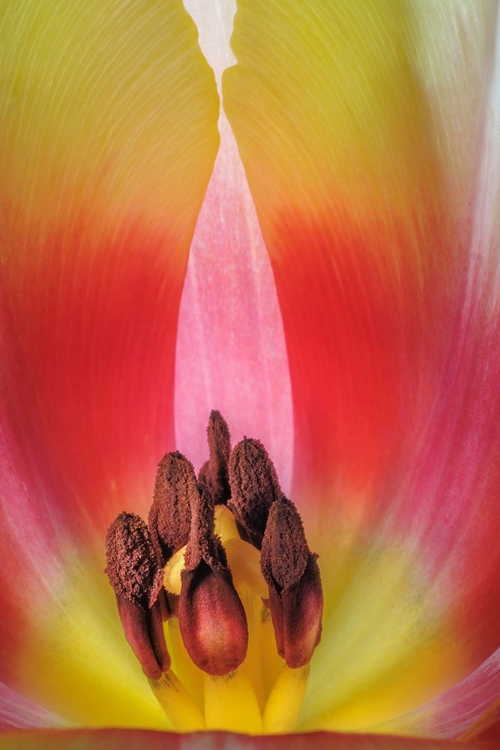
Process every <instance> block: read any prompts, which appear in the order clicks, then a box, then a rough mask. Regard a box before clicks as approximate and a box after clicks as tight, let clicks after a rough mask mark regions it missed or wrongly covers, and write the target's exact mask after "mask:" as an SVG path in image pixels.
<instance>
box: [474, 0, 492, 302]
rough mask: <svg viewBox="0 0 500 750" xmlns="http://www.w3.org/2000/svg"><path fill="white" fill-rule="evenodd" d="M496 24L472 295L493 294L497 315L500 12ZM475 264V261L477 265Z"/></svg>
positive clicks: (478, 192) (477, 199) (479, 185)
mask: <svg viewBox="0 0 500 750" xmlns="http://www.w3.org/2000/svg"><path fill="white" fill-rule="evenodd" d="M496 11H497V12H496V19H495V24H493V25H492V34H493V35H494V38H493V39H492V44H493V49H494V54H493V64H492V67H491V71H490V73H489V79H488V87H487V90H486V93H485V98H484V104H483V123H484V124H483V131H482V134H481V142H480V145H481V151H480V158H479V160H478V173H477V178H476V186H475V193H474V214H473V217H474V218H473V224H472V241H471V258H472V260H473V263H472V264H471V276H470V279H469V295H470V296H472V295H474V296H475V297H477V296H478V291H480V292H481V291H482V292H483V294H484V293H486V294H487V295H489V307H490V311H491V312H493V310H494V309H495V308H497V306H498V299H499V293H500V256H499V249H500V248H499V237H500V234H499V232H500V10H499V6H498V4H497V9H496ZM474 261H475V262H474ZM478 284H479V289H478V288H477V285H478ZM483 299H484V297H483Z"/></svg>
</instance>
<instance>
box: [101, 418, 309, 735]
mask: <svg viewBox="0 0 500 750" xmlns="http://www.w3.org/2000/svg"><path fill="white" fill-rule="evenodd" d="M208 443H209V452H210V459H209V461H207V462H206V464H204V466H203V468H202V470H201V471H200V477H201V478H203V479H204V482H201V481H200V482H199V483H198V482H197V479H196V475H195V472H194V469H193V466H192V464H191V463H190V462H189V461H188V460H187V459H186V458H185V457H184V456H183V455H181V454H180V453H178V452H174V453H168V454H166V455H165V456H164V457H163V458H162V460H161V462H160V464H159V466H158V472H157V476H156V481H155V489H154V497H153V504H152V506H151V509H150V512H149V529H148V526H147V525H146V524H145V523H144V521H143V520H142V519H141V518H139V517H138V516H135V515H132V514H130V513H122V514H120V515H119V516H118V518H117V519H116V520H115V521H114V523H113V524H112V525H111V526H110V528H109V530H108V533H107V536H106V555H107V567H106V573H107V574H108V577H109V580H110V583H111V585H112V587H113V589H114V591H115V595H116V600H117V605H118V612H119V615H120V619H121V622H122V625H123V628H124V631H125V637H126V639H127V641H128V642H129V644H130V646H131V647H132V649H133V651H134V653H135V655H136V657H137V658H138V660H139V662H140V664H141V666H142V669H143V671H144V673H145V674H146V676H147V677H148V681H149V684H150V687H151V689H152V691H153V693H154V695H155V697H156V698H157V699H158V701H159V703H160V704H161V706H162V708H163V709H164V711H165V713H166V714H167V716H168V718H169V720H170V722H171V724H172V725H173V726H174V728H175V729H177V730H179V731H198V730H202V729H205V728H208V729H221V730H232V731H240V732H241V731H243V732H248V733H253V734H260V733H262V732H263V731H264V732H273V733H284V732H291V731H293V729H294V728H295V724H296V722H297V719H298V716H299V712H300V708H301V705H302V701H303V698H304V694H305V691H306V688H307V681H308V675H309V662H310V660H311V658H312V655H313V652H314V649H315V647H316V646H317V644H318V643H319V640H320V636H321V617H322V611H323V594H322V590H321V580H320V574H319V568H318V564H317V555H315V554H313V553H312V552H311V551H310V549H309V547H308V544H307V541H306V538H305V534H304V528H303V526H302V521H301V519H300V516H299V514H298V512H297V510H296V509H295V506H294V505H293V503H292V502H291V501H290V500H287V499H286V498H285V497H284V495H283V493H282V491H281V488H280V485H279V482H278V478H277V474H276V470H275V468H274V466H273V464H272V462H271V460H270V458H269V456H268V454H267V451H266V449H265V448H264V446H263V445H262V443H260V442H259V441H258V440H253V439H247V438H245V439H244V440H242V441H241V442H240V443H239V444H238V445H236V446H235V448H234V449H233V451H232V452H230V436H229V430H228V428H227V424H226V422H225V421H224V419H223V418H222V416H221V415H220V413H219V412H216V411H213V412H212V413H211V415H210V419H209V424H208ZM216 503H217V505H216ZM216 532H217V533H216ZM219 535H220V536H219ZM164 621H165V625H164ZM167 621H168V622H167ZM166 638H167V641H166ZM167 643H168V649H167ZM169 651H170V653H171V654H172V668H171V666H170V664H171V662H170V655H169ZM283 659H284V660H285V662H284V661H283ZM174 670H175V671H174Z"/></svg>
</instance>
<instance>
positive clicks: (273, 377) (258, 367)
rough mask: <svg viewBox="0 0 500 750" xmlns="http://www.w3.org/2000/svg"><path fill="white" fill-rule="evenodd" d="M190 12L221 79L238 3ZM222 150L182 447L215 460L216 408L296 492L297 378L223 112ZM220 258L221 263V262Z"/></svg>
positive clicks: (203, 227)
mask: <svg viewBox="0 0 500 750" xmlns="http://www.w3.org/2000/svg"><path fill="white" fill-rule="evenodd" d="M186 7H187V8H188V10H189V11H190V12H191V13H192V14H193V17H194V19H195V21H196V22H197V24H198V27H199V29H200V44H201V46H202V49H203V51H204V53H205V55H206V57H207V60H208V61H209V63H210V64H211V65H212V67H213V68H214V70H215V72H216V75H217V78H220V75H221V73H222V71H223V70H224V68H226V67H227V65H230V64H232V63H233V62H234V57H233V56H232V54H231V50H230V47H229V37H230V34H231V30H232V22H233V15H234V8H233V6H232V3H228V2H222V3H217V6H216V8H215V5H214V4H213V3H211V4H210V5H208V4H207V3H206V2H205V0H201V1H200V0H189V2H187V3H186ZM219 128H220V134H221V146H220V150H219V153H218V155H217V159H216V162H215V167H214V171H213V174H212V178H211V180H210V183H209V187H208V191H207V195H206V198H205V200H204V202H203V206H202V209H201V212H200V216H199V218H198V222H197V225H196V230H195V234H194V237H193V242H192V245H191V252H190V255H189V263H188V270H187V275H186V284H185V287H184V291H183V297H182V303H181V309H180V313H179V334H178V339H177V359H176V387H175V403H176V405H175V414H176V435H177V439H178V447H179V449H180V450H181V451H183V452H185V453H186V455H189V456H190V458H191V460H192V461H193V463H194V464H195V466H197V467H198V466H201V464H202V463H203V462H204V461H205V459H206V458H207V445H206V422H207V418H208V414H209V413H210V411H211V410H212V409H214V408H216V409H218V410H219V411H221V413H222V414H223V415H224V418H225V419H226V420H227V421H228V424H229V427H230V431H231V435H232V439H233V444H234V443H236V442H238V441H239V440H241V439H242V438H243V436H244V435H249V436H253V437H258V438H259V439H260V440H262V441H263V442H264V444H265V445H266V446H267V448H268V450H269V451H270V453H271V455H272V456H273V460H274V461H275V463H276V467H277V469H278V471H279V474H280V478H281V482H282V484H283V487H284V488H285V491H287V488H288V487H289V483H290V476H291V467H292V451H293V425H292V414H291V394H290V378H289V373H288V359H287V355H286V350H285V341H284V333H283V322H282V319H281V311H280V309H279V305H278V300H277V295H276V285H275V283H274V279H273V275H272V270H271V266H270V262H269V256H268V254H267V251H266V248H265V245H264V241H263V239H262V233H261V230H260V227H259V223H258V220H257V215H256V213H255V207H254V205H253V202H252V197H251V195H250V191H249V189H248V184H247V181H246V177H245V173H244V170H243V166H242V164H241V159H240V158H239V156H238V151H237V146H236V143H235V140H234V136H233V134H232V132H231V129H230V127H229V124H228V122H227V119H226V117H225V115H224V113H221V118H220V123H219ZM215 254H217V258H218V262H217V263H214V255H215Z"/></svg>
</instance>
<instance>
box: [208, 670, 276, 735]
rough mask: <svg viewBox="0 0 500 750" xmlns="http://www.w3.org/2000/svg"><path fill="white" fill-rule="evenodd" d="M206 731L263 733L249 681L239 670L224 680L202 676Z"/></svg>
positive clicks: (223, 678)
mask: <svg viewBox="0 0 500 750" xmlns="http://www.w3.org/2000/svg"><path fill="white" fill-rule="evenodd" d="M204 686H205V719H206V722H207V729H222V730H227V731H230V732H246V733H248V734H261V733H262V717H261V715H260V711H259V706H258V704H257V698H256V696H255V692H254V690H253V687H252V685H251V683H250V680H249V679H248V677H247V676H246V674H245V673H244V672H243V670H242V669H241V667H240V668H239V669H236V670H235V671H234V672H230V673H229V674H227V675H224V676H223V677H212V676H211V675H208V674H206V675H205V683H204Z"/></svg>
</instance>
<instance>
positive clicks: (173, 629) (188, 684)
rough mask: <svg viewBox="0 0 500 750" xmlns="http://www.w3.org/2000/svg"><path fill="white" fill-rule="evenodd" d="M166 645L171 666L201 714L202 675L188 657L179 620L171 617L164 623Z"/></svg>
mask: <svg viewBox="0 0 500 750" xmlns="http://www.w3.org/2000/svg"><path fill="white" fill-rule="evenodd" d="M166 626H167V627H166V632H167V643H168V645H169V648H170V653H171V654H172V666H173V667H174V668H175V672H176V674H177V675H178V677H179V679H180V680H181V681H182V684H183V685H184V686H185V688H186V690H187V691H188V692H189V694H190V695H191V697H192V698H193V700H194V702H195V703H196V705H197V706H198V708H199V709H200V711H202V712H203V710H204V708H203V676H204V673H203V672H202V671H201V669H199V668H198V667H197V666H196V664H195V663H194V662H193V660H192V659H191V657H190V656H189V654H188V652H187V649H186V647H185V645H184V641H183V640H182V636H181V631H180V628H179V620H178V619H177V617H172V618H171V619H170V620H169V621H168V623H166Z"/></svg>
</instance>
